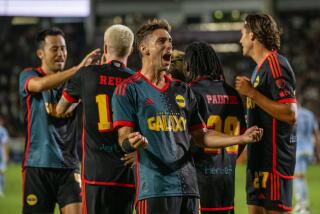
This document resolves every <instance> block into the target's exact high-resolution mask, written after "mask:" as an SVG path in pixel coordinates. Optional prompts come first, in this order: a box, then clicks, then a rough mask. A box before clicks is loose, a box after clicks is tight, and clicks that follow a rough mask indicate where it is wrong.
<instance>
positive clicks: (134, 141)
mask: <svg viewBox="0 0 320 214" xmlns="http://www.w3.org/2000/svg"><path fill="white" fill-rule="evenodd" d="M118 136H119V137H118V142H119V145H120V147H121V148H122V150H123V151H124V152H125V153H130V152H134V151H135V150H137V149H140V148H145V147H146V146H147V145H148V140H147V139H146V138H145V137H144V136H142V135H141V134H140V133H139V132H134V131H133V128H132V127H129V126H123V127H120V128H119V129H118Z"/></svg>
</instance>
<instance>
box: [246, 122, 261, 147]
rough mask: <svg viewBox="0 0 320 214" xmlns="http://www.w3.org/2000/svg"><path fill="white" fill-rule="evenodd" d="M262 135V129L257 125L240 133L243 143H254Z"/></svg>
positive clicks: (259, 139)
mask: <svg viewBox="0 0 320 214" xmlns="http://www.w3.org/2000/svg"><path fill="white" fill-rule="evenodd" d="M262 136H263V129H262V128H258V127H257V126H252V127H250V128H248V129H247V130H246V131H245V133H244V134H243V135H241V138H242V142H243V143H254V142H259V141H261V139H262Z"/></svg>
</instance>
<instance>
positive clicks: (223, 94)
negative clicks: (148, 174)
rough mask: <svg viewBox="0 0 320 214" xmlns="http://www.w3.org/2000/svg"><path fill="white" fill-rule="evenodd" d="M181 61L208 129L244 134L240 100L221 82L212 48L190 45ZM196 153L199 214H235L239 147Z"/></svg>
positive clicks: (234, 134)
mask: <svg viewBox="0 0 320 214" xmlns="http://www.w3.org/2000/svg"><path fill="white" fill-rule="evenodd" d="M184 62H185V64H186V66H185V67H187V68H188V70H187V71H185V73H186V76H187V79H188V81H189V82H190V83H189V85H190V87H191V89H192V90H193V92H194V93H195V95H196V98H197V101H198V105H199V113H200V115H201V116H202V118H203V119H204V121H205V122H206V124H207V128H208V129H213V130H216V131H219V132H223V133H225V134H227V135H233V136H237V135H240V134H241V133H243V131H244V130H245V128H246V123H245V117H244V109H243V105H242V100H241V97H240V95H239V94H238V93H237V91H236V90H235V89H234V88H232V87H231V86H230V85H228V84H227V83H226V82H225V81H224V74H223V70H222V66H221V63H220V60H219V58H218V56H217V55H216V53H215V51H214V49H213V48H212V47H211V46H210V45H209V44H207V43H205V42H193V43H191V44H190V45H188V46H187V48H186V52H185V57H184ZM242 149H243V148H242ZM195 150H196V151H195V153H194V160H195V165H196V169H197V178H198V184H199V192H200V204H201V213H220V214H222V213H223V214H231V213H234V193H235V167H236V160H237V157H238V155H239V149H238V145H235V146H231V147H226V148H218V149H210V148H201V149H200V148H195Z"/></svg>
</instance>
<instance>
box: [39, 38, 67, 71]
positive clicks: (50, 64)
mask: <svg viewBox="0 0 320 214" xmlns="http://www.w3.org/2000/svg"><path fill="white" fill-rule="evenodd" d="M37 55H38V57H39V58H40V59H41V62H42V65H44V66H46V67H47V68H48V70H49V71H50V72H57V71H61V70H63V69H64V66H65V64H66V60H67V48H66V42H65V39H64V38H63V36H61V35H49V36H46V38H45V39H44V42H43V44H42V46H41V47H40V48H39V49H38V51H37Z"/></svg>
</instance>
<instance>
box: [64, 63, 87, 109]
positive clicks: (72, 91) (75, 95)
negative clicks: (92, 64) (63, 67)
mask: <svg viewBox="0 0 320 214" xmlns="http://www.w3.org/2000/svg"><path fill="white" fill-rule="evenodd" d="M82 71H83V70H82V69H81V70H80V71H78V72H77V73H76V74H75V75H74V76H73V77H72V78H71V79H70V80H69V81H68V83H67V85H66V87H65V89H64V90H63V93H62V96H63V98H65V99H66V100H67V101H68V102H69V103H76V102H78V100H79V99H80V95H81V72H82Z"/></svg>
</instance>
